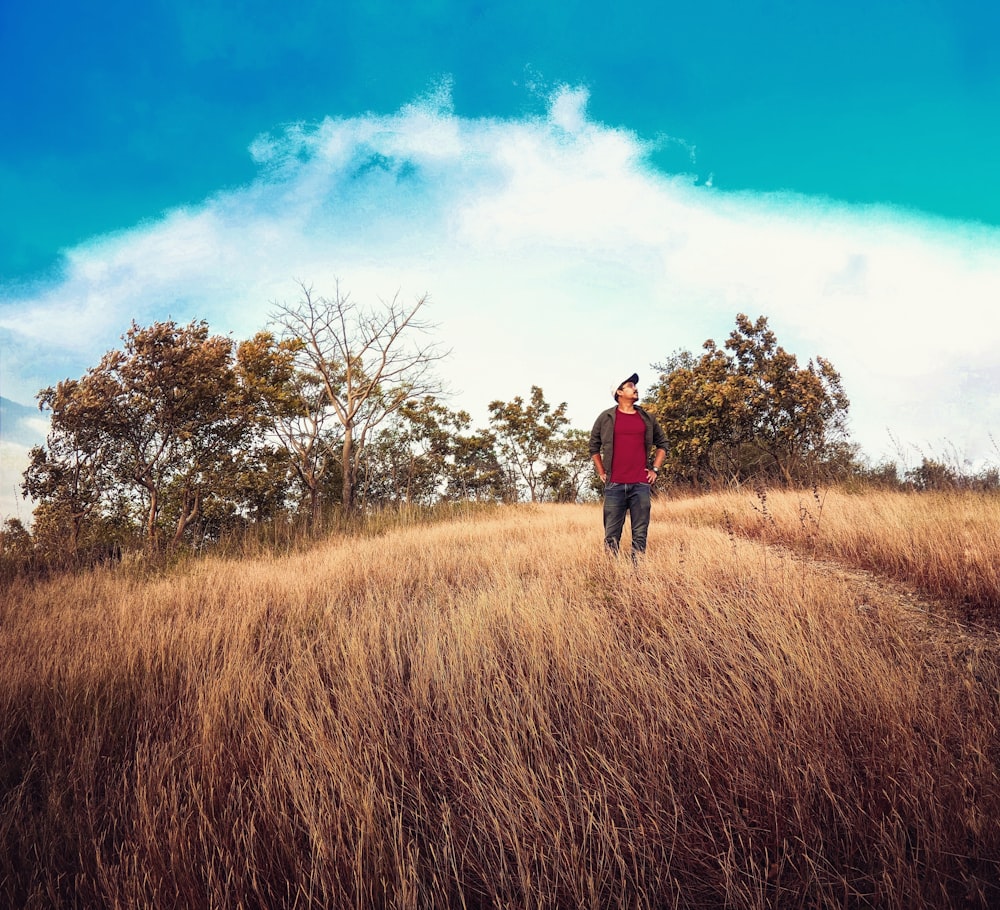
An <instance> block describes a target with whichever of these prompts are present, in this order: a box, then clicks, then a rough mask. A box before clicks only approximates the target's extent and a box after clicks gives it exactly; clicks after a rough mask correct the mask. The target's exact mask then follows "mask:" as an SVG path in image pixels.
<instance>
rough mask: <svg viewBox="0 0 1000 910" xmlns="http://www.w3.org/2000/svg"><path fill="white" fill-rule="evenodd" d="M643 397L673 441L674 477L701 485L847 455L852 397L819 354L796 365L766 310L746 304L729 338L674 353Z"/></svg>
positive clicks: (804, 477) (824, 463)
mask: <svg viewBox="0 0 1000 910" xmlns="http://www.w3.org/2000/svg"><path fill="white" fill-rule="evenodd" d="M654 369H657V370H659V373H660V376H659V380H658V381H657V382H656V383H655V384H654V385H653V387H652V388H651V389H650V392H649V395H647V397H646V402H647V406H648V407H649V409H650V411H652V412H653V413H654V414H655V415H656V416H657V418H658V419H659V421H660V424H661V426H662V427H663V430H664V432H665V433H666V435H667V438H668V439H669V440H670V443H671V447H670V451H669V452H668V455H667V461H666V463H665V465H664V468H665V473H666V475H667V476H668V477H671V478H672V479H674V480H675V481H682V482H686V483H690V484H695V485H701V484H706V483H710V482H713V481H717V480H720V479H721V480H727V481H733V480H735V481H740V480H744V479H748V478H751V477H753V478H759V479H766V480H768V481H778V482H783V483H793V482H801V481H808V480H811V479H813V478H815V477H816V476H817V472H819V471H820V470H821V469H822V468H824V467H829V466H830V465H831V463H833V462H835V461H837V459H838V458H842V456H843V454H844V446H845V444H846V439H847V412H848V407H849V401H848V399H847V396H846V395H845V394H844V390H843V386H842V382H841V377H840V374H839V373H838V372H837V371H836V369H834V367H833V364H831V363H830V361H829V360H827V359H825V358H823V357H816V358H815V360H810V361H809V362H808V363H807V364H806V366H805V367H800V366H799V364H798V359H797V357H796V356H795V355H794V354H791V353H789V352H788V351H786V350H785V349H784V348H783V347H781V345H779V344H778V341H777V337H776V336H775V334H774V332H773V331H771V329H769V328H768V323H767V319H766V317H764V316H761V317H759V318H758V319H757V320H756V322H754V321H752V320H751V319H749V318H748V317H747V316H745V315H744V314H742V313H741V314H739V315H738V316H737V317H736V328H735V329H734V330H733V331H732V332H731V333H730V334H729V337H728V338H727V339H726V341H725V343H724V344H723V347H721V348H720V347H719V346H718V345H717V344H716V343H715V341H713V340H711V339H710V340H708V341H706V342H705V343H704V345H703V353H702V354H701V355H700V356H697V357H696V356H695V355H694V354H692V353H690V352H688V351H680V352H677V353H675V354H673V355H672V356H671V357H670V358H668V359H667V360H666V361H664V362H663V363H661V364H654Z"/></svg>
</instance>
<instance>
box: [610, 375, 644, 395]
mask: <svg viewBox="0 0 1000 910" xmlns="http://www.w3.org/2000/svg"><path fill="white" fill-rule="evenodd" d="M638 381H639V374H638V373H633V374H632V375H631V376H629V377H628V379H623V380H622V381H621V382H619V383H618V388H617V389H615V401H617V400H618V393H619V392H620V391H621V390H622V386H623V385H625V383H626V382H631V383H632V385H635V384H636V383H637V382H638Z"/></svg>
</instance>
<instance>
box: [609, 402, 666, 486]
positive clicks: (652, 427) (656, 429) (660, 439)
mask: <svg viewBox="0 0 1000 910" xmlns="http://www.w3.org/2000/svg"><path fill="white" fill-rule="evenodd" d="M635 409H636V411H637V412H638V413H639V416H640V417H641V418H642V421H643V423H645V424H646V454H647V456H648V454H649V450H650V449H651V448H653V446H656V448H658V449H663V450H664V451H666V448H667V437H666V436H665V435H664V433H663V430H661V429H660V425H659V423H657V421H656V418H655V417H653V415H652V414H648V413H647V412H646V411H645V410H643V409H642V408H640V407H639V406H638V405H636V406H635ZM617 413H618V405H615V406H614V407H612V408H608V409H607V410H606V411H601V413H600V414H599V415H598V417H597V420H596V421H594V429H592V430H591V431H590V454H591V456H594V455H596V454H597V453H598V452H600V453H601V461H602V462H603V463H604V470H605V471H606V472H607V475H608V477H611V460H612V458H613V457H614V451H615V415H616V414H617Z"/></svg>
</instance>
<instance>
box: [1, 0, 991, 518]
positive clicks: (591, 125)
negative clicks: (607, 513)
mask: <svg viewBox="0 0 1000 910" xmlns="http://www.w3.org/2000/svg"><path fill="white" fill-rule="evenodd" d="M998 29H1000V7H998V6H996V5H995V4H987V3H985V2H982V3H980V2H965V3H963V2H944V0H942V2H926V0H909V2H906V3H903V2H889V0H866V2H863V3H862V2H860V0H844V2H841V3H838V4H829V3H807V2H797V3H792V2H778V0H774V2H759V0H743V2H722V0H708V2H703V3H700V4H697V5H695V4H684V5H680V4H676V3H671V2H664V0H658V2H655V3H653V2H648V3H647V2H639V3H636V2H631V3H630V2H624V3H621V4H617V5H615V6H614V8H613V9H612V8H610V7H609V6H608V5H607V4H597V3H590V2H578V3H574V4H568V3H559V2H553V3H549V4H536V3H531V4H528V3H524V2H520V0H512V2H504V3H493V4H491V3H485V2H465V3H455V2H451V0H423V2H411V3H405V4H400V3H388V2H378V0H367V2H363V3H362V2H355V0H345V2H341V3H337V4H332V3H331V4H326V3H302V4H299V5H298V6H297V7H296V8H294V9H293V10H292V9H289V8H288V7H287V5H284V4H278V3H270V2H263V0H245V2H231V0H199V2H197V3H194V2H187V0H169V2H165V0H150V2H148V3H147V4H144V5H143V7H142V10H141V13H139V12H137V8H136V7H135V6H134V5H133V4H129V5H126V4H124V3H120V2H117V0H114V2H96V3H93V4H79V3H69V2H60V0H55V2H52V3H48V4H27V3H6V4H3V5H2V6H0V79H2V81H3V84H4V86H5V90H4V92H3V93H2V94H0V211H2V213H3V217H2V218H0V397H2V399H3V401H2V405H3V409H2V412H0V518H3V517H8V516H15V515H16V516H18V517H21V518H26V517H27V513H28V512H30V505H29V504H26V503H23V502H21V501H20V499H19V497H18V495H17V487H18V484H19V482H20V473H21V471H23V468H24V465H25V463H26V461H25V459H26V452H27V448H28V446H30V445H32V444H34V443H36V442H41V441H42V440H43V438H44V433H45V420H44V415H41V414H39V413H38V411H37V409H36V408H35V395H36V393H37V392H38V391H39V389H41V388H43V387H45V386H48V385H51V384H54V383H55V382H58V381H59V380H61V379H65V378H77V377H79V376H81V375H83V373H84V372H85V371H86V370H87V369H88V368H89V367H91V366H94V365H96V364H97V362H98V361H99V360H100V358H101V356H102V355H103V354H104V352H106V351H108V350H110V349H113V348H116V347H119V346H120V344H121V336H122V334H123V333H124V332H125V331H127V329H128V327H129V325H130V324H131V323H132V321H133V320H135V321H137V322H138V323H139V324H149V323H151V322H153V321H157V320H164V319H168V318H169V319H175V320H177V321H178V322H187V321H190V320H192V319H205V320H207V321H208V323H209V325H210V328H211V329H212V330H213V331H214V332H219V333H231V334H232V335H233V337H235V338H243V337H248V336H250V335H252V334H253V333H255V332H256V331H258V330H260V329H262V328H265V327H266V326H267V323H268V319H269V315H270V314H271V313H273V311H274V308H275V306H276V305H279V304H281V303H294V302H295V301H296V300H297V299H298V297H299V295H300V293H301V291H300V286H301V285H303V284H304V285H306V286H309V287H311V288H312V289H313V291H314V292H315V293H317V294H320V295H323V294H326V295H331V294H332V293H333V291H334V289H335V287H336V286H337V285H338V284H339V287H340V288H341V289H342V290H346V291H348V292H349V293H350V295H351V297H352V299H354V300H355V301H357V302H359V303H361V304H363V305H364V304H371V305H378V303H379V301H380V300H381V301H384V300H391V299H393V298H395V297H398V299H399V300H401V301H404V302H412V301H415V300H417V299H418V298H420V297H422V296H424V295H425V294H426V295H427V297H428V300H429V303H428V305H427V315H428V318H430V319H431V320H432V321H434V322H435V323H436V324H437V328H436V330H435V337H436V338H437V339H439V341H440V342H441V344H442V345H443V346H444V347H447V348H449V349H450V350H451V352H452V353H451V355H450V356H449V357H448V358H447V360H445V361H444V362H443V363H442V364H441V365H440V368H439V373H440V374H441V378H442V381H443V383H444V384H445V385H446V386H447V388H448V389H449V390H450V392H451V398H450V399H449V400H450V402H451V404H452V406H454V407H456V408H458V407H462V408H465V409H466V410H468V411H470V413H471V414H472V415H473V418H474V421H475V423H476V424H477V425H478V426H483V425H485V423H486V420H487V417H488V412H487V405H488V402H490V401H492V400H494V399H497V398H501V399H504V400H510V399H511V398H513V397H514V396H515V395H524V396H527V395H528V394H529V392H530V387H531V386H532V385H539V386H541V387H542V389H543V390H544V392H545V395H546V398H547V399H548V400H549V401H550V402H553V403H558V402H560V401H566V402H567V404H568V410H569V415H570V417H571V418H572V420H573V423H574V425H576V426H579V427H583V428H589V426H590V425H591V423H592V422H593V419H594V417H595V416H596V414H597V413H598V412H599V411H600V410H601V409H603V408H604V407H606V406H607V405H608V404H610V401H611V398H610V391H609V390H610V388H611V387H613V386H615V385H617V384H618V382H620V381H621V380H622V379H623V378H624V377H625V376H627V375H629V374H630V373H631V372H632V371H633V370H635V371H636V372H638V373H639V376H640V392H641V391H642V388H643V386H645V387H646V388H648V387H649V384H650V383H651V382H652V381H653V380H655V378H656V371H655V370H654V369H653V366H652V365H653V364H655V363H658V362H661V361H663V360H665V359H666V358H667V357H669V356H670V355H671V354H672V353H674V352H675V351H678V350H690V351H695V352H697V351H698V350H699V349H700V346H701V345H702V343H703V342H704V341H705V340H706V339H709V338H712V339H715V340H716V341H717V342H719V343H721V342H722V341H724V339H725V337H726V336H727V335H728V333H729V332H730V331H731V330H732V329H733V327H734V325H735V317H736V314H737V313H741V312H742V313H746V314H748V315H749V316H751V317H752V318H756V317H757V316H760V315H765V316H767V317H768V320H769V324H770V327H771V328H772V329H773V330H774V331H775V333H776V334H777V337H778V340H779V342H780V343H781V344H782V345H783V346H784V347H785V348H786V349H788V350H790V351H791V352H793V353H795V354H796V355H797V356H798V358H799V361H800V363H801V364H803V365H804V364H805V363H806V362H807V361H808V360H809V358H811V357H815V356H817V355H820V356H824V357H826V358H828V359H829V360H831V361H832V362H833V364H834V366H835V367H836V368H837V369H838V370H839V371H840V373H841V375H842V377H843V381H844V387H845V390H846V392H847V394H848V396H849V397H850V399H851V410H850V414H851V420H850V427H851V432H852V437H853V438H854V440H855V441H856V442H857V443H858V444H859V445H860V446H861V448H862V450H863V452H864V453H865V454H866V455H868V456H869V457H870V459H871V460H872V461H878V460H882V459H886V458H888V459H891V460H896V461H897V462H901V463H902V466H903V467H904V468H905V467H907V466H911V465H913V464H919V461H920V458H921V457H923V456H924V455H929V456H931V457H938V458H943V459H947V460H965V461H967V462H968V463H969V464H971V465H977V464H981V463H982V462H983V460H986V461H990V462H993V463H995V462H996V461H1000V452H998V448H997V443H996V442H995V441H994V440H995V434H997V433H998V432H1000V362H998V358H997V356H996V353H995V346H996V340H997V338H998V337H1000V307H998V305H997V304H998V303H1000V171H998V168H997V166H996V162H997V161H1000V56H998V55H996V54H995V53H994V52H993V48H992V42H993V39H994V36H995V35H996V34H997V33H998Z"/></svg>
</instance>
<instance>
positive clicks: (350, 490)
mask: <svg viewBox="0 0 1000 910" xmlns="http://www.w3.org/2000/svg"><path fill="white" fill-rule="evenodd" d="M353 454H354V433H353V427H351V426H350V425H349V424H348V425H347V426H345V427H344V448H343V450H342V452H341V456H340V467H341V471H342V472H343V475H344V479H343V486H342V487H341V489H342V491H343V492H342V495H341V499H342V500H343V503H344V509H345V511H348V512H350V511H353V509H354V475H353V473H352V472H351V460H352V458H351V456H352V455H353Z"/></svg>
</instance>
